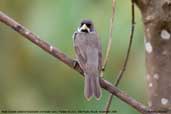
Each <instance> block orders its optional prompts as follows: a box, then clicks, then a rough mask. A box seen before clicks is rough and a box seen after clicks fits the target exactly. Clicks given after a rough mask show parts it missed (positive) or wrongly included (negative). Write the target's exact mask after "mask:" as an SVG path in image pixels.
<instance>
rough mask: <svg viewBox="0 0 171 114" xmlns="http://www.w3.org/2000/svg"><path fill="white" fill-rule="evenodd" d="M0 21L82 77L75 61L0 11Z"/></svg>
mask: <svg viewBox="0 0 171 114" xmlns="http://www.w3.org/2000/svg"><path fill="white" fill-rule="evenodd" d="M0 21H1V22H2V23H4V24H6V25H7V26H9V27H11V28H12V29H13V30H15V31H16V32H18V33H19V34H21V35H22V36H24V38H26V39H28V40H30V41H31V42H32V43H33V44H35V45H37V46H38V47H40V48H42V49H43V50H44V51H46V52H48V53H49V54H50V55H52V56H54V57H55V58H57V59H59V60H60V61H62V62H63V63H64V64H66V65H68V66H69V67H70V68H72V69H74V70H76V71H77V72H79V73H81V74H82V76H83V71H82V70H81V68H80V66H79V65H78V64H77V65H76V66H75V61H74V60H72V59H71V58H69V57H68V56H66V55H65V54H64V53H62V52H61V51H60V50H59V49H57V48H55V47H53V46H51V45H50V44H48V43H47V42H45V41H43V40H41V39H40V38H39V37H38V36H37V35H35V34H33V33H32V32H31V31H30V30H28V29H27V28H25V27H24V26H22V25H21V24H19V23H17V22H16V21H15V20H13V19H12V18H10V17H8V16H7V15H5V14H4V13H3V12H1V11H0ZM100 85H101V87H102V88H104V89H105V90H106V91H108V92H110V93H112V94H113V95H115V96H117V97H118V98H119V99H121V100H122V101H124V102H126V103H127V104H129V105H130V106H132V107H133V108H135V109H136V110H137V111H139V112H141V113H143V114H150V113H149V112H148V111H149V109H148V108H147V107H145V106H144V105H143V104H141V103H140V102H138V101H136V100H135V99H133V98H132V97H130V96H128V95H127V94H126V93H124V92H123V91H121V90H119V89H118V88H116V87H114V86H113V85H112V84H111V83H109V82H108V81H106V80H104V79H102V78H100Z"/></svg>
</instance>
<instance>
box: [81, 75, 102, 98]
mask: <svg viewBox="0 0 171 114" xmlns="http://www.w3.org/2000/svg"><path fill="white" fill-rule="evenodd" d="M84 95H85V97H86V98H87V100H90V99H91V98H92V97H93V96H95V97H96V99H97V100H99V99H100V97H101V88H100V83H99V77H97V76H88V75H85V88H84Z"/></svg>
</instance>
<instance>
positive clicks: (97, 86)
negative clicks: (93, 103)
mask: <svg viewBox="0 0 171 114" xmlns="http://www.w3.org/2000/svg"><path fill="white" fill-rule="evenodd" d="M93 79H94V80H93V84H94V85H93V92H94V96H95V97H96V99H97V100H99V99H100V97H101V88H100V83H99V77H93Z"/></svg>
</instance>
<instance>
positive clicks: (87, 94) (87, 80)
mask: <svg viewBox="0 0 171 114" xmlns="http://www.w3.org/2000/svg"><path fill="white" fill-rule="evenodd" d="M84 84H85V85H84V96H85V97H86V99H87V100H90V99H91V97H92V96H93V89H92V87H91V77H90V76H86V75H85V82H84Z"/></svg>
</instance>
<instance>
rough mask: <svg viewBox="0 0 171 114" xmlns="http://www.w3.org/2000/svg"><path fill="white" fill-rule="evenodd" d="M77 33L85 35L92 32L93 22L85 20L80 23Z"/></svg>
mask: <svg viewBox="0 0 171 114" xmlns="http://www.w3.org/2000/svg"><path fill="white" fill-rule="evenodd" d="M78 32H85V33H90V32H94V25H93V22H92V21H91V20H89V19H85V20H83V21H81V23H80V26H79V28H78Z"/></svg>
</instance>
